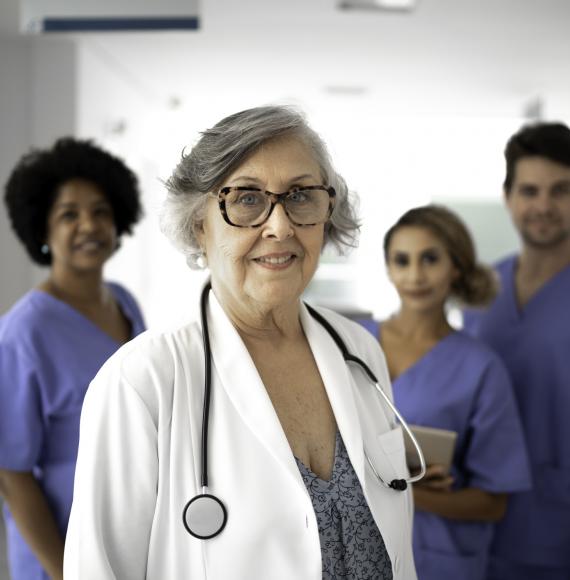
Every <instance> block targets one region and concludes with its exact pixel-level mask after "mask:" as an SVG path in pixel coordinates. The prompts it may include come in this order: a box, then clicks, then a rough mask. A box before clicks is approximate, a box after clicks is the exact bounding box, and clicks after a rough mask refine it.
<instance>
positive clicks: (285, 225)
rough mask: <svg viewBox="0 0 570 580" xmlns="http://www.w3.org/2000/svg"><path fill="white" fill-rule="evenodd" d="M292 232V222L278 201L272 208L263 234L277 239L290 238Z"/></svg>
mask: <svg viewBox="0 0 570 580" xmlns="http://www.w3.org/2000/svg"><path fill="white" fill-rule="evenodd" d="M293 233H294V229H293V224H292V223H291V220H290V219H289V217H288V216H287V213H286V211H285V208H284V207H283V205H282V204H280V203H278V204H276V205H275V207H274V208H273V211H272V212H271V215H270V216H269V218H268V219H267V221H266V222H265V224H264V228H263V235H264V236H267V237H274V238H277V239H287V238H290V237H291V236H292V235H293Z"/></svg>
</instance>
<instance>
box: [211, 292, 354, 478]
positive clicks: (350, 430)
mask: <svg viewBox="0 0 570 580" xmlns="http://www.w3.org/2000/svg"><path fill="white" fill-rule="evenodd" d="M300 318H301V324H302V326H303V329H304V331H305V334H306V336H307V340H308V341H309V345H310V347H311V350H312V352H313V356H314V357H315V361H316V363H317V367H318V369H319V372H320V373H321V378H322V380H323V383H324V385H325V388H326V391H327V394H328V397H329V401H330V403H331V407H332V409H333V412H334V415H335V418H336V421H337V425H338V428H339V430H340V433H341V435H342V437H343V440H344V443H345V446H346V449H347V451H348V454H349V457H350V459H351V462H352V464H353V467H354V469H355V471H356V473H357V475H358V478H359V480H360V481H361V482H362V484H363V485H364V482H365V478H364V453H363V442H362V433H361V431H360V423H359V419H358V413H357V408H356V403H355V400H354V397H353V389H354V388H355V385H354V380H353V378H352V375H351V373H350V372H349V369H348V367H347V365H346V364H345V362H344V360H343V358H342V355H341V353H340V351H339V349H338V347H337V346H336V344H335V343H334V341H333V339H332V338H331V337H330V336H329V334H328V332H327V331H326V330H325V329H324V328H323V327H322V326H321V325H320V324H319V323H318V322H317V321H316V320H314V319H313V317H312V316H311V315H310V314H309V312H308V311H307V309H306V307H305V306H304V305H303V304H302V305H301V307H300ZM208 324H209V327H210V342H211V349H212V360H213V366H214V369H215V373H216V374H217V377H218V378H219V380H220V382H221V384H222V386H223V388H224V389H225V391H226V393H227V395H228V397H229V398H230V399H231V401H232V403H233V404H234V406H235V408H236V409H237V411H238V413H239V414H240V416H241V417H242V419H243V421H244V423H245V424H246V425H247V426H248V427H249V428H250V429H251V430H252V431H253V433H254V434H255V435H256V437H258V439H259V440H260V441H261V442H262V443H263V445H264V446H265V447H266V448H267V450H268V451H269V453H270V454H271V455H272V456H273V457H274V458H275V459H276V460H277V462H278V463H279V464H280V465H281V466H282V467H283V468H284V469H285V470H286V471H287V472H288V473H289V474H290V475H291V476H292V477H293V478H294V479H295V481H296V482H297V483H298V484H299V485H301V486H303V489H305V488H304V484H303V480H302V477H301V475H300V472H299V469H298V467H297V464H296V462H295V458H294V457H293V454H292V452H291V448H290V446H289V442H288V441H287V438H286V436H285V433H284V431H283V428H282V427H281V423H280V422H279V418H278V416H277V413H276V412H275V409H274V408H273V404H272V403H271V399H270V398H269V395H268V393H267V390H266V389H265V386H264V385H263V382H262V381H261V377H260V376H259V373H258V371H257V369H256V367H255V365H254V363H253V361H252V359H251V356H250V354H249V352H248V350H247V348H246V346H245V344H244V343H243V341H242V340H241V337H240V336H239V334H238V332H237V330H236V329H235V327H234V326H233V324H232V323H231V321H230V320H229V318H228V316H227V315H226V313H225V312H224V310H223V308H222V306H221V305H220V303H219V302H218V300H217V298H216V296H215V294H214V292H213V291H211V292H210V296H209V304H208ZM214 380H215V379H214ZM214 388H215V386H214Z"/></svg>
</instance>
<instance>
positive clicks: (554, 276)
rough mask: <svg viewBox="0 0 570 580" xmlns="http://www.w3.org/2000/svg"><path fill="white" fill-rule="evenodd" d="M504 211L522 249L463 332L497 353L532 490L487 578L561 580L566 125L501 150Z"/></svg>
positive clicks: (566, 557) (567, 351)
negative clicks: (513, 402)
mask: <svg viewBox="0 0 570 580" xmlns="http://www.w3.org/2000/svg"><path fill="white" fill-rule="evenodd" d="M505 157H506V163H507V168H506V178H505V183H504V191H505V198H506V204H507V207H508V210H509V212H510V214H511V218H512V220H513V223H514V225H515V227H516V228H517V230H518V232H519V234H520V238H521V243H522V251H521V252H520V254H518V255H514V256H510V257H507V258H506V259H504V260H503V261H501V262H500V263H499V264H498V265H497V271H498V273H499V275H500V278H501V283H502V290H501V293H500V294H499V296H498V297H497V299H496V300H495V302H494V303H493V304H492V305H491V307H490V308H489V309H488V310H487V311H485V312H478V313H477V312H473V311H470V312H467V313H466V314H465V328H466V329H467V330H468V331H470V332H471V333H473V334H474V335H476V336H477V337H479V338H481V339H482V340H484V341H486V342H487V343H488V344H489V345H490V346H491V347H492V348H493V349H495V351H496V352H497V353H499V355H500V356H501V357H502V358H503V361H504V362H505V364H506V366H507V368H508V370H509V372H510V374H511V378H512V381H513V386H514V390H515V397H516V399H517V404H518V407H519V410H520V415H521V419H522V423H523V428H524V431H525V434H526V439H527V444H528V450H529V454H530V460H531V467H532V476H533V486H534V487H533V490H532V491H530V492H525V493H518V494H513V495H512V496H511V499H510V500H509V506H508V509H507V515H506V517H505V519H504V520H503V521H502V522H501V523H500V524H499V525H498V526H497V529H496V535H495V539H494V542H493V548H492V561H491V567H490V572H489V576H488V578H489V580H511V579H512V580H514V579H516V580H527V579H529V580H530V579H531V578H532V579H533V580H562V579H564V580H568V579H569V578H570V129H569V128H568V127H567V126H565V125H563V124H560V123H538V124H534V125H529V126H526V127H523V128H522V129H521V130H520V131H518V132H517V133H516V134H515V135H513V136H512V137H511V139H510V140H509V142H508V143H507V147H506V149H505Z"/></svg>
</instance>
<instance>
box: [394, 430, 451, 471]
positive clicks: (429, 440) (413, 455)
mask: <svg viewBox="0 0 570 580" xmlns="http://www.w3.org/2000/svg"><path fill="white" fill-rule="evenodd" d="M410 429H411V431H412V433H413V434H414V435H415V437H416V439H417V440H418V443H419V444H420V447H421V448H422V451H423V453H424V457H425V460H426V465H432V464H435V463H437V464H439V465H443V466H444V467H445V468H446V470H447V471H449V468H450V467H451V462H452V460H453V451H454V449H455V440H456V439H457V433H456V432H455V431H448V430H447V429H437V428H436V427H424V426H423V425H410ZM405 441H406V460H407V462H408V467H409V468H410V469H411V470H413V469H418V468H419V466H420V460H419V458H418V453H417V451H416V449H415V447H414V444H413V443H412V440H411V439H410V438H409V437H408V435H407V434H406V436H405Z"/></svg>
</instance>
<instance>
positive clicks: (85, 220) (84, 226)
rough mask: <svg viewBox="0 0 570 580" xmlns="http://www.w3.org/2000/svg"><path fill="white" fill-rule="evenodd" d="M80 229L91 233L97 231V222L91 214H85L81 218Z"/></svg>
mask: <svg viewBox="0 0 570 580" xmlns="http://www.w3.org/2000/svg"><path fill="white" fill-rule="evenodd" d="M79 229H80V230H81V231H86V232H90V231H93V230H96V229H97V220H96V219H95V217H94V216H93V215H91V213H89V212H84V213H81V214H80V216H79Z"/></svg>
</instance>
